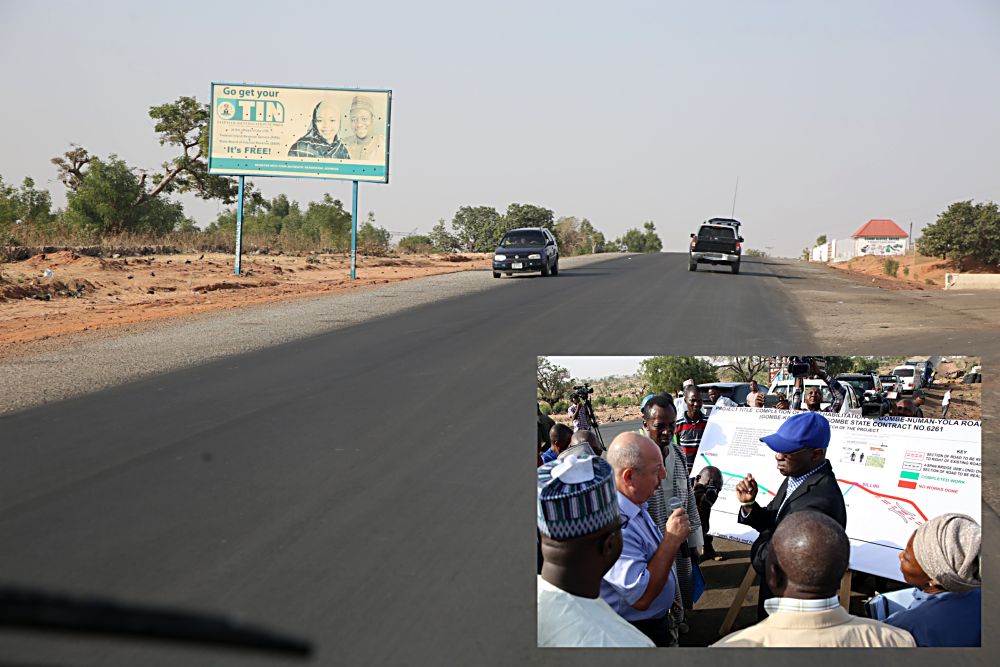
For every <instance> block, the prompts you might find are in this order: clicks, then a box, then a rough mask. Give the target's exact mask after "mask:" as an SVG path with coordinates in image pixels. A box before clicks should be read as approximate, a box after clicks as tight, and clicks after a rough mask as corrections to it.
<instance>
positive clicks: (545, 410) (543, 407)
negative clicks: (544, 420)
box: [538, 403, 552, 415]
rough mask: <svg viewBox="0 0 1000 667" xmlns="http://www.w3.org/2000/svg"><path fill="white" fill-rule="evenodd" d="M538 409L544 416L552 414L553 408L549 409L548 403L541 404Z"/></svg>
mask: <svg viewBox="0 0 1000 667" xmlns="http://www.w3.org/2000/svg"><path fill="white" fill-rule="evenodd" d="M538 409H539V410H541V411H542V414H543V415H548V414H552V408H550V407H549V404H548V403H539V404H538Z"/></svg>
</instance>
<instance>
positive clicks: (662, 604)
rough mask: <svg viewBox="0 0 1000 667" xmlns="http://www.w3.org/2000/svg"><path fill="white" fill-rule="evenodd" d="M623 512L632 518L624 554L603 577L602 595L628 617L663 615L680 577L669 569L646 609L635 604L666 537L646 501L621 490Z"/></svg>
mask: <svg viewBox="0 0 1000 667" xmlns="http://www.w3.org/2000/svg"><path fill="white" fill-rule="evenodd" d="M618 505H619V507H620V508H621V513H622V514H624V515H625V516H627V517H628V518H629V523H628V525H627V526H626V527H625V530H623V531H622V555H621V556H619V557H618V560H617V561H615V564H614V565H612V566H611V569H610V570H608V571H607V573H606V574H605V575H604V579H603V580H602V581H601V599H603V600H604V601H605V602H607V603H608V604H609V605H610V606H611V608H612V609H614V610H615V611H616V612H618V615H619V616H621V617H622V618H624V619H625V620H626V621H641V620H645V619H649V618H659V617H661V616H663V615H664V614H666V613H667V612H668V611H669V610H670V605H671V604H673V602H674V590H675V588H676V587H677V578H676V577H675V575H674V573H673V570H671V571H670V572H669V575H668V577H667V581H666V583H665V584H664V585H663V590H662V591H660V594H659V595H657V596H656V598H655V599H654V600H653V602H652V604H650V605H649V608H648V609H646V610H645V611H640V610H638V609H636V608H635V607H633V606H632V605H634V604H635V603H636V602H637V601H638V600H639V598H641V597H642V596H643V594H644V593H645V592H646V587H647V586H648V585H649V570H648V569H647V568H648V565H649V561H650V559H652V558H653V555H654V554H655V553H656V550H657V549H658V548H659V546H660V541H661V540H662V539H663V534H662V533H661V532H660V529H659V528H657V527H656V525H655V524H654V523H653V519H652V518H651V517H650V516H649V512H648V511H647V510H646V503H643V504H642V505H636V504H635V503H633V502H632V501H631V500H629V499H628V498H626V497H625V496H624V495H622V493H621V492H618Z"/></svg>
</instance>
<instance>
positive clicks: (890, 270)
mask: <svg viewBox="0 0 1000 667" xmlns="http://www.w3.org/2000/svg"><path fill="white" fill-rule="evenodd" d="M882 270H883V271H885V275H887V276H892V277H893V278H895V277H896V272H897V271H899V262H897V261H896V260H894V259H888V258H886V259H883V260H882Z"/></svg>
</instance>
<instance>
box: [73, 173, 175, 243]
mask: <svg viewBox="0 0 1000 667" xmlns="http://www.w3.org/2000/svg"><path fill="white" fill-rule="evenodd" d="M144 182H145V181H144V179H143V178H142V177H139V176H136V174H135V172H134V171H133V170H132V169H131V168H129V166H128V165H127V164H125V161H124V160H121V159H119V158H118V156H116V155H112V156H110V157H109V158H108V159H107V160H101V159H99V158H91V159H90V160H89V163H88V168H87V171H86V173H85V174H84V175H83V180H82V181H81V183H80V185H79V186H78V187H77V189H76V190H75V191H70V192H69V193H68V195H67V206H66V216H65V219H66V222H67V223H69V224H70V225H72V226H75V227H78V228H80V229H83V230H86V231H89V232H93V233H96V234H98V235H101V236H103V235H107V234H121V233H123V232H131V233H151V234H165V233H167V232H170V231H173V230H174V229H175V228H176V227H177V226H178V225H179V224H181V223H182V222H183V220H184V210H183V208H182V207H181V205H180V204H179V203H176V202H171V201H168V200H166V199H164V198H162V197H158V196H153V197H149V196H146V197H144V196H143V192H145V188H144Z"/></svg>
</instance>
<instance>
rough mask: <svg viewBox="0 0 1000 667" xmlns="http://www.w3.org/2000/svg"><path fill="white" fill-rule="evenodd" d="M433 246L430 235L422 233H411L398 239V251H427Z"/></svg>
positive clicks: (414, 252) (413, 252)
mask: <svg viewBox="0 0 1000 667" xmlns="http://www.w3.org/2000/svg"><path fill="white" fill-rule="evenodd" d="M432 248H433V244H432V243H431V237H429V236H425V235H423V234H411V235H410V236H405V237H403V238H401V239H400V240H399V251H400V252H405V253H411V254H416V253H428V252H430V251H431V249H432Z"/></svg>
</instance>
